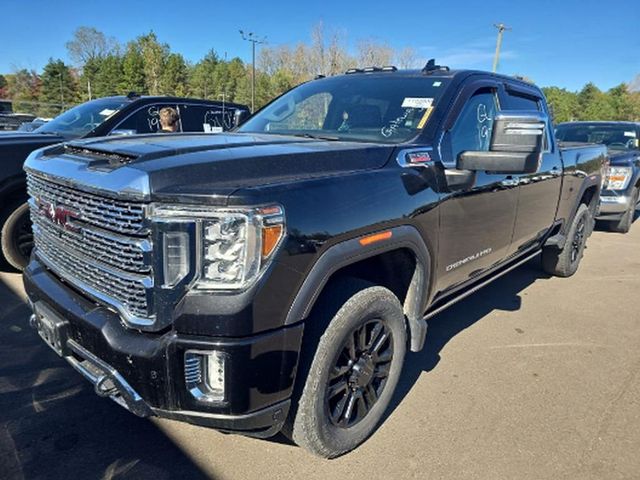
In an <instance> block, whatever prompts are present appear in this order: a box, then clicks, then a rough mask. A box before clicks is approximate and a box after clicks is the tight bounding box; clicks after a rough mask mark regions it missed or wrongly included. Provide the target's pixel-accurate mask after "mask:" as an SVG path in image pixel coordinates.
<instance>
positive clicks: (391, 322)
mask: <svg viewBox="0 0 640 480" xmlns="http://www.w3.org/2000/svg"><path fill="white" fill-rule="evenodd" d="M309 321H316V320H314V319H313V318H312V319H310V320H309ZM406 342H407V336H406V330H405V323H404V314H403V311H402V305H400V302H399V300H398V298H397V297H396V296H395V295H394V294H393V293H392V292H391V291H389V290H388V289H386V288H384V287H379V286H366V287H365V288H363V289H360V290H359V291H357V292H356V293H354V294H353V295H351V296H350V298H348V300H347V301H346V302H345V303H344V304H343V305H342V306H341V307H340V308H339V310H338V311H337V313H335V315H334V316H333V318H332V319H331V321H330V323H329V325H328V327H327V328H326V330H325V331H324V333H323V334H322V336H321V337H320V340H319V342H318V345H317V349H316V350H315V353H314V355H313V359H312V361H311V362H310V366H309V367H308V374H307V375H306V379H303V381H304V387H303V388H302V394H301V396H300V399H299V401H298V404H297V408H296V409H295V411H294V412H293V413H292V418H290V425H289V429H288V432H289V434H290V435H291V437H292V439H293V440H294V441H295V442H296V443H297V444H298V445H300V446H301V447H303V448H305V449H307V450H309V451H310V452H312V453H314V454H316V455H318V456H321V457H325V458H333V457H337V456H339V455H341V454H343V453H346V452H348V451H350V450H353V449H354V448H356V447H357V446H358V445H360V444H361V443H362V442H364V441H365V440H366V439H367V438H368V437H369V436H370V435H371V434H372V433H373V432H374V431H375V429H376V427H377V426H378V424H379V422H380V420H381V419H382V416H383V415H384V413H385V411H386V409H387V407H388V406H389V403H390V401H391V397H392V396H393V392H394V390H395V388H396V385H397V383H398V379H399V377H400V372H401V369H402V364H403V362H404V356H405V353H406ZM303 363H304V361H303ZM300 373H302V374H304V373H306V372H304V370H303V372H300Z"/></svg>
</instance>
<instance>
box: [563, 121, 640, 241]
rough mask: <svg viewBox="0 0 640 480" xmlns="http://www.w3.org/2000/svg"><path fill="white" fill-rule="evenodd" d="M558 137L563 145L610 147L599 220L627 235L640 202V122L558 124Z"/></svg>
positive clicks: (615, 230)
mask: <svg viewBox="0 0 640 480" xmlns="http://www.w3.org/2000/svg"><path fill="white" fill-rule="evenodd" d="M556 135H557V137H558V139H559V140H561V141H564V142H583V143H600V144H603V145H606V146H607V149H608V150H609V161H610V166H609V169H608V174H607V176H606V179H605V188H604V190H603V192H602V195H601V197H600V213H599V214H598V217H597V219H598V220H602V221H603V222H606V223H607V224H608V225H609V228H610V229H611V230H613V231H614V232H620V233H627V232H628V231H629V229H630V228H631V224H632V223H633V220H634V218H635V213H636V210H637V208H638V202H639V201H640V193H639V192H640V123H636V122H568V123H561V124H559V125H558V127H557V129H556Z"/></svg>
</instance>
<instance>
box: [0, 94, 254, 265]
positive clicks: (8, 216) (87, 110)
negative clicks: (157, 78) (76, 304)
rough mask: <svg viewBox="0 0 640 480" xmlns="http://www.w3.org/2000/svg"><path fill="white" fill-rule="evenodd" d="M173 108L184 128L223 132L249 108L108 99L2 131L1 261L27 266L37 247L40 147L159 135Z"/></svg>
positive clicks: (194, 101)
mask: <svg viewBox="0 0 640 480" xmlns="http://www.w3.org/2000/svg"><path fill="white" fill-rule="evenodd" d="M163 107H173V108H175V109H176V110H177V111H178V113H179V115H180V129H179V130H180V131H181V132H203V131H207V132H220V131H223V130H228V129H230V128H232V127H233V125H234V118H235V115H236V114H238V116H239V118H246V117H248V115H249V108H248V107H246V106H244V105H238V104H234V103H222V102H217V101H210V100H197V99H192V98H177V97H146V96H143V97H141V96H138V95H135V94H130V95H129V96H117V97H106V98H101V99H98V100H92V101H90V102H87V103H83V104H82V105H79V106H77V107H74V108H72V109H70V110H68V111H66V112H64V113H63V114H61V115H59V116H58V117H56V118H54V119H53V120H51V121H50V122H47V123H45V124H44V125H42V126H40V127H39V128H37V129H36V130H35V131H33V132H31V133H27V132H15V133H11V134H4V135H0V159H1V162H2V163H1V166H2V168H1V169H0V205H2V207H0V246H1V254H2V255H0V263H1V261H2V260H3V259H4V260H5V261H6V262H7V263H8V264H9V265H10V266H12V267H13V268H16V269H18V270H21V269H22V268H24V266H25V265H26V264H27V261H28V258H29V254H30V252H31V248H32V244H33V242H32V235H31V222H30V219H29V212H28V207H27V203H26V202H27V189H26V183H25V176H24V171H23V169H22V164H23V163H24V161H25V159H26V158H27V155H29V153H31V152H32V151H33V150H35V149H37V148H41V147H44V146H47V145H53V144H56V143H59V142H62V141H65V140H71V139H74V138H92V137H101V136H104V135H132V134H142V133H154V132H157V131H158V129H159V116H158V115H159V111H160V109H162V108H163Z"/></svg>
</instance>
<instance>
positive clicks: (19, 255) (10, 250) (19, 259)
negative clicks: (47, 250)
mask: <svg viewBox="0 0 640 480" xmlns="http://www.w3.org/2000/svg"><path fill="white" fill-rule="evenodd" d="M0 221H1V222H2V223H1V227H2V230H0V247H1V250H2V256H3V257H4V260H5V262H6V263H7V264H8V265H9V266H10V267H12V268H14V269H16V270H18V271H22V270H24V268H25V267H26V266H27V263H29V256H30V255H31V249H32V248H33V233H32V232H31V218H30V217H29V204H28V203H27V202H26V201H25V200H23V199H21V200H20V201H18V202H14V203H13V204H11V205H10V206H9V207H8V208H7V209H6V210H5V212H4V215H3V216H2V218H1V219H0Z"/></svg>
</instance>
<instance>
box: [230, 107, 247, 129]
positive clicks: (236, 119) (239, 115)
mask: <svg viewBox="0 0 640 480" xmlns="http://www.w3.org/2000/svg"><path fill="white" fill-rule="evenodd" d="M250 116H251V113H249V111H248V110H244V109H238V110H236V113H234V114H233V128H238V127H239V126H240V125H242V124H243V123H244V122H246V121H247V120H248V119H249V117H250Z"/></svg>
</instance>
